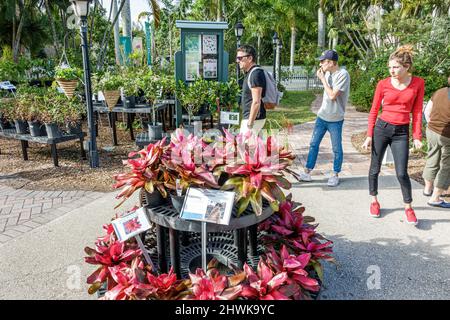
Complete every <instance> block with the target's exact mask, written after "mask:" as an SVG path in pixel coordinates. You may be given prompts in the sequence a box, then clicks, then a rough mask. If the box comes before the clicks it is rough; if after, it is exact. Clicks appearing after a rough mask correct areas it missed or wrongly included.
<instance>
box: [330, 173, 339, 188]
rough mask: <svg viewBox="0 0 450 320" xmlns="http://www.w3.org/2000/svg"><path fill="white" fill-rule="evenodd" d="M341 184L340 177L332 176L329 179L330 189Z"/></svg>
mask: <svg viewBox="0 0 450 320" xmlns="http://www.w3.org/2000/svg"><path fill="white" fill-rule="evenodd" d="M338 184H339V177H338V176H335V175H332V176H331V177H330V178H329V179H328V186H329V187H337V185H338Z"/></svg>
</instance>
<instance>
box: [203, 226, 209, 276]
mask: <svg viewBox="0 0 450 320" xmlns="http://www.w3.org/2000/svg"><path fill="white" fill-rule="evenodd" d="M206 226H207V222H205V221H203V222H202V269H203V270H204V271H205V272H206V271H207V270H206V266H207V262H206V246H207V245H208V233H207V232H206Z"/></svg>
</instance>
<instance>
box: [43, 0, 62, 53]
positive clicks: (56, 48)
mask: <svg viewBox="0 0 450 320" xmlns="http://www.w3.org/2000/svg"><path fill="white" fill-rule="evenodd" d="M44 5H45V11H46V12H47V15H48V20H49V22H50V27H51V30H52V37H53V46H54V47H55V51H56V56H58V57H59V45H58V36H57V34H56V28H55V21H53V15H52V12H51V11H50V6H49V4H48V0H45V1H44Z"/></svg>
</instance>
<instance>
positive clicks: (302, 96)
mask: <svg viewBox="0 0 450 320" xmlns="http://www.w3.org/2000/svg"><path fill="white" fill-rule="evenodd" d="M315 98H316V96H315V92H314V91H286V92H285V93H284V96H283V99H281V104H280V106H279V107H277V108H275V109H274V110H267V114H266V116H267V120H266V124H265V126H264V128H265V129H269V128H270V126H271V127H272V128H281V127H284V128H286V127H287V126H288V125H290V124H291V125H297V124H301V123H305V122H308V121H312V120H314V119H315V118H316V114H315V113H313V112H312V111H311V104H312V102H313V101H314V99H315Z"/></svg>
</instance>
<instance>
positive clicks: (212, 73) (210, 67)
mask: <svg viewBox="0 0 450 320" xmlns="http://www.w3.org/2000/svg"><path fill="white" fill-rule="evenodd" d="M203 78H205V79H213V78H217V59H204V60H203Z"/></svg>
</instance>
